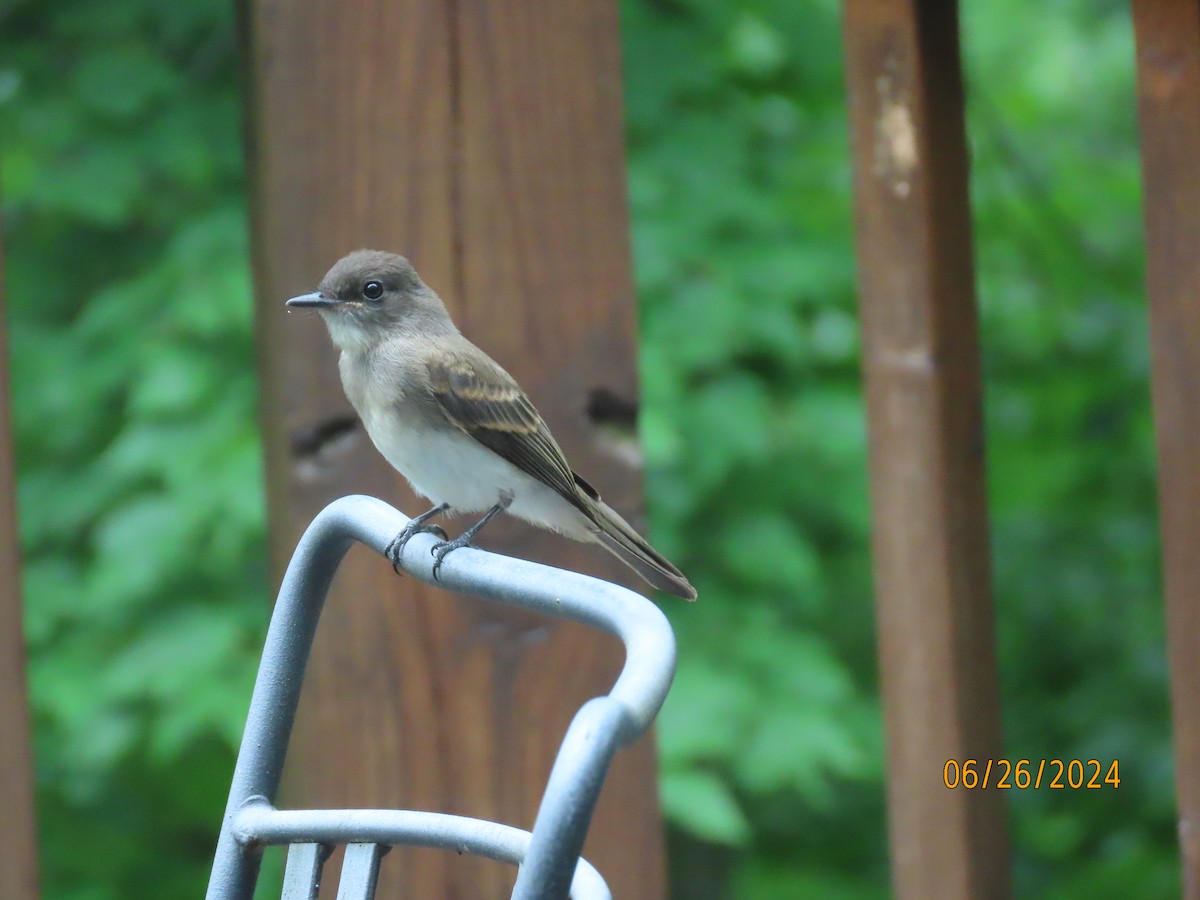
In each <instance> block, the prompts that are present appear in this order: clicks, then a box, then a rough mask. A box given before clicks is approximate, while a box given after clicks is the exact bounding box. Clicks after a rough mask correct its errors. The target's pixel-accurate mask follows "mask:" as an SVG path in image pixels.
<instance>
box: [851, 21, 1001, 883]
mask: <svg viewBox="0 0 1200 900" xmlns="http://www.w3.org/2000/svg"><path fill="white" fill-rule="evenodd" d="M844 9H845V35H846V66H847V75H848V80H849V90H850V112H851V124H852V130H853V139H854V174H855V194H856V207H857V223H858V261H859V275H860V294H861V301H860V302H861V307H862V321H863V358H864V367H865V373H866V386H867V406H868V416H869V424H870V441H871V493H872V506H873V533H874V535H873V550H874V557H875V580H876V593H877V598H878V599H877V617H878V631H879V653H880V672H881V677H882V681H883V684H882V692H883V699H884V712H885V724H886V729H887V746H888V812H889V820H890V822H889V825H890V839H891V858H892V878H893V883H894V888H895V892H896V895H897V896H898V897H901V898H926V897H946V898H950V897H972V898H978V897H1004V896H1007V895H1008V894H1009V893H1010V887H1009V870H1008V839H1007V835H1006V831H1005V806H1004V799H1003V797H1004V794H1003V792H1002V791H998V790H994V789H988V790H982V789H978V788H977V789H975V790H965V789H963V788H962V787H959V788H958V789H957V790H950V789H947V788H946V786H945V785H944V784H943V766H944V765H945V764H946V762H947V760H951V759H953V760H957V761H958V762H959V763H960V764H961V763H962V762H963V761H965V760H967V759H979V760H980V761H981V774H982V768H983V761H986V760H987V759H989V758H998V757H1000V756H1002V752H1001V736H1000V704H999V692H998V686H997V677H996V656H995V646H994V643H995V641H994V637H993V623H992V601H991V589H990V566H989V558H988V527H987V500H986V496H985V491H984V436H983V424H982V414H981V388H980V372H979V342H978V335H977V329H978V325H977V321H976V310H975V296H974V271H973V262H972V246H971V221H970V209H969V201H968V184H967V151H966V135H965V127H964V123H963V89H962V75H961V70H960V62H959V52H958V21H957V20H958V16H957V7H956V4H955V3H954V2H952V0H928V2H926V0H847V2H846V4H845V7H844Z"/></svg>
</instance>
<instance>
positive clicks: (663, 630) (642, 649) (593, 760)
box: [207, 495, 675, 900]
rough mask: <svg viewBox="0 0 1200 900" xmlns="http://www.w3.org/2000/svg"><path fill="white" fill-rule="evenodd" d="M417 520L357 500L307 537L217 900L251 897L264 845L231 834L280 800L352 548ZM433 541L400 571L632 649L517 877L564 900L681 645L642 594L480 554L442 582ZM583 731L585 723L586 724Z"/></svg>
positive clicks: (251, 734) (251, 737)
mask: <svg viewBox="0 0 1200 900" xmlns="http://www.w3.org/2000/svg"><path fill="white" fill-rule="evenodd" d="M408 521H409V519H408V518H407V517H406V516H404V515H403V514H402V513H400V512H399V511H397V510H396V509H393V508H392V507H391V506H389V505H388V504H386V503H384V502H383V501H381V500H376V499H374V498H372V497H365V496H361V495H356V496H351V497H343V498H342V499H340V500H336V501H334V502H333V503H331V504H330V505H329V506H327V507H326V508H325V509H324V510H322V511H321V512H320V513H319V514H318V515H317V517H316V518H315V519H314V520H313V521H312V523H311V524H310V525H309V527H308V529H307V530H306V531H305V532H304V535H303V537H301V539H300V543H299V544H298V545H297V547H296V552H295V553H294V554H293V556H292V559H291V562H290V563H289V564H288V568H287V572H286V574H285V575H284V579H283V584H282V586H281V587H280V590H279V597H278V599H277V600H276V603H275V609H274V612H273V613H272V616H271V625H270V628H269V629H268V632H267V640H266V645H265V646H264V648H263V656H262V661H261V663H260V665H259V670H258V677H257V679H256V681H255V685H254V694H253V697H252V699H251V702H250V711H249V714H248V715H247V718H246V728H245V731H244V733H243V736H242V744H241V749H240V750H239V753H238V760H237V765H236V766H235V769H234V774H233V780H232V784H231V786H230V792H229V802H228V804H227V806H226V810H225V818H224V823H223V825H222V829H221V836H220V838H219V840H218V843H217V852H216V856H215V859H214V862H213V871H212V877H211V879H210V881H209V887H208V894H207V897H208V900H240V898H249V897H250V896H251V895H252V893H253V888H254V883H255V881H256V879H257V876H258V868H259V864H260V862H261V847H259V846H258V844H257V843H253V841H254V840H255V839H254V838H253V837H251V836H250V834H249V833H247V832H244V831H243V832H242V833H241V834H242V839H241V840H239V837H238V834H237V833H235V831H234V828H233V825H234V822H235V820H236V818H237V817H238V816H239V814H240V813H241V811H243V808H244V806H245V804H246V803H247V801H249V800H251V798H263V799H265V800H266V801H267V802H268V803H270V802H273V801H274V798H275V794H276V792H277V790H278V787H279V779H280V775H281V773H282V770H283V763H284V757H285V755H286V752H287V743H288V739H289V737H290V736H291V730H292V724H293V722H294V720H295V714H296V706H297V704H298V703H299V699H300V686H301V683H302V682H303V676H304V669H305V666H306V664H307V662H308V656H309V652H310V650H311V648H312V641H313V637H314V635H315V632H316V627H317V621H318V619H319V617H320V612H321V608H322V606H323V605H324V602H325V596H326V594H327V592H328V590H329V585H330V582H331V581H332V579H333V574H334V572H335V570H336V568H337V565H338V563H339V562H340V561H341V559H342V557H343V556H344V555H345V553H346V551H347V550H348V549H349V547H350V545H351V544H352V543H353V542H354V541H360V542H361V543H363V544H366V545H367V546H369V547H371V548H372V549H374V550H375V551H376V552H377V553H380V554H382V553H383V551H384V548H385V547H386V546H387V544H388V542H389V541H390V540H391V539H392V538H393V537H394V536H395V535H396V534H397V533H398V532H399V531H400V530H401V529H402V528H403V527H404V526H405V525H406V524H407V523H408ZM435 543H436V540H435V538H433V537H432V536H431V535H426V534H419V535H416V536H415V537H414V538H413V539H412V540H411V541H409V542H408V544H407V545H406V546H405V548H404V551H403V554H402V556H401V560H400V562H401V566H402V568H403V569H404V570H405V571H406V572H408V573H409V574H411V575H413V576H415V577H417V578H420V579H421V580H422V581H426V582H428V583H430V584H435V585H437V586H439V587H444V588H446V589H449V590H453V591H459V592H461V593H468V594H474V595H476V596H479V597H482V598H485V599H488V600H493V601H496V602H500V603H508V604H511V605H515V606H521V607H524V608H526V609H533V610H537V611H540V612H543V613H547V614H549V615H555V616H562V617H565V618H568V619H573V620H575V621H578V622H582V623H584V624H587V625H592V626H594V627H597V628H601V629H603V630H605V631H608V632H610V633H611V634H614V635H616V636H617V637H619V638H620V639H621V640H622V642H623V643H624V644H625V651H626V658H625V665H624V667H623V668H622V670H621V674H620V676H619V677H618V679H617V681H616V683H615V684H614V686H613V689H612V691H611V692H610V693H609V695H608V696H607V697H606V698H603V700H604V703H603V704H602V705H601V707H598V708H597V709H601V710H602V711H601V712H588V710H589V708H592V707H593V705H594V704H595V703H596V702H597V701H595V700H593V701H590V702H589V703H588V704H585V706H584V707H583V708H582V709H581V710H580V712H579V713H578V714H577V715H576V719H575V721H574V722H572V726H571V729H570V730H569V731H568V735H567V739H566V740H565V741H564V745H563V750H562V751H560V754H559V758H558V759H557V760H556V762H555V766H554V770H553V771H552V773H551V778H550V782H549V784H548V786H547V790H546V793H545V795H544V796H543V800H542V807H541V809H540V810H539V813H538V819H537V823H536V824H535V828H534V834H533V837H532V839H531V843H530V860H529V867H530V869H531V870H532V871H530V872H529V874H528V875H524V876H518V885H519V887H520V890H521V893H520V895H519V896H520V897H521V898H522V900H526V898H541V897H545V898H556V897H561V896H562V895H563V892H564V890H565V885H567V884H569V883H570V879H571V876H572V873H574V871H575V859H576V858H577V857H578V852H579V847H581V846H582V843H583V837H584V835H585V834H586V831H587V826H588V823H589V821H590V819H591V814H592V809H593V806H594V804H595V799H596V795H597V794H598V792H599V788H600V785H601V783H602V782H603V778H604V775H605V773H606V771H607V767H608V763H609V761H610V760H611V758H612V755H613V753H614V752H615V751H616V749H617V747H618V746H623V745H625V744H627V743H629V742H630V741H632V740H634V739H635V738H637V737H638V736H639V735H640V734H642V733H643V732H644V731H645V730H646V728H647V727H649V725H650V723H651V722H652V721H653V719H654V716H655V715H657V713H658V710H659V708H660V707H661V706H662V702H663V700H664V699H665V697H666V694H667V691H668V689H669V688H670V685H671V680H672V678H673V676H674V671H675V638H674V635H673V633H672V632H671V628H670V625H669V624H668V623H667V620H666V617H665V616H664V615H663V614H662V611H661V610H659V609H658V607H657V606H655V605H654V604H653V603H651V602H650V601H648V600H647V599H646V598H644V597H642V596H641V595H639V594H635V593H634V592H633V591H629V590H626V589H625V588H622V587H618V586H617V585H613V584H609V583H608V582H605V581H600V580H599V579H595V578H590V577H588V576H586V575H580V574H578V573H575V572H568V571H565V570H562V569H555V568H551V567H549V566H543V565H539V564H537V563H532V562H527V561H524V560H519V559H513V558H511V557H506V556H499V555H496V554H492V553H486V552H484V551H481V550H476V549H473V548H463V549H461V550H458V551H456V552H455V553H452V554H450V555H449V556H447V557H446V558H445V561H444V563H443V565H442V567H441V570H440V572H439V576H440V577H439V579H438V580H436V581H435V580H434V578H433V558H432V556H431V555H430V553H429V550H430V549H431V548H432V547H433V546H434V545H435ZM585 713H586V715H585ZM592 716H599V719H598V720H597V721H600V720H602V724H599V725H597V728H593V729H592V730H590V731H589V730H588V727H589V726H588V725H587V723H588V722H589V721H590V719H591V717H592ZM581 722H582V723H584V724H582V725H579V724H578V723H581ZM593 724H595V723H593ZM577 725H578V728H577ZM580 729H582V730H580ZM597 729H598V730H597ZM585 737H586V739H585ZM281 812H282V811H281ZM313 812H314V814H315V813H316V812H317V811H313ZM501 827H503V826H501ZM248 841H249V842H248ZM564 853H566V854H568V855H566V856H564V855H563V854H564ZM560 886H561V889H560ZM554 891H557V893H555V892H554ZM514 896H518V895H517V894H516V893H514Z"/></svg>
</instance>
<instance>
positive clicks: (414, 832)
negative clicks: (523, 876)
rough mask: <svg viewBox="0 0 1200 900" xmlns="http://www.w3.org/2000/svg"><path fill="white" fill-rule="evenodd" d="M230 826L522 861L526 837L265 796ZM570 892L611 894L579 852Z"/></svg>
mask: <svg viewBox="0 0 1200 900" xmlns="http://www.w3.org/2000/svg"><path fill="white" fill-rule="evenodd" d="M233 829H234V832H235V834H236V836H237V837H238V839H239V840H241V841H243V842H257V843H262V844H290V843H295V842H297V841H304V842H312V843H318V844H350V843H355V842H363V843H372V844H385V845H387V846H389V847H393V846H400V845H403V846H410V847H431V848H433V849H435V850H452V851H454V852H455V853H473V854H475V855H477V856H485V857H487V858H488V859H494V860H497V861H499V862H506V863H513V864H515V865H520V864H521V861H522V860H523V859H524V858H525V855H526V853H527V851H528V849H529V843H530V834H529V832H528V831H524V830H522V829H520V828H514V827H512V826H511V825H501V824H499V823H498V822H488V821H486V820H484V819H471V818H467V817H465V816H452V815H449V814H447V813H433V812H418V811H416V810H400V809H275V808H274V807H272V806H271V805H270V804H269V803H267V802H266V801H265V800H258V801H251V802H250V803H248V804H246V805H245V806H244V807H242V809H241V811H240V812H239V813H238V814H237V816H236V817H235V819H234V824H233ZM570 896H571V900H612V894H611V892H610V891H609V889H608V885H607V884H605V882H604V879H603V878H602V877H601V876H600V873H599V872H597V871H596V868H595V867H594V866H593V865H592V864H591V863H589V862H588V861H587V860H586V859H583V858H580V860H579V864H578V865H577V866H576V868H575V872H574V877H573V878H572V880H571V884H570Z"/></svg>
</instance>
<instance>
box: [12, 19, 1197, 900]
mask: <svg viewBox="0 0 1200 900" xmlns="http://www.w3.org/2000/svg"><path fill="white" fill-rule="evenodd" d="M968 7H969V8H968V9H967V10H966V19H965V21H964V30H965V48H966V51H967V54H968V61H969V65H968V80H969V87H970V105H971V108H970V126H971V134H972V142H973V153H974V179H973V190H974V206H975V220H976V228H977V243H978V249H979V266H978V270H979V283H980V295H981V300H982V304H983V329H984V353H985V368H986V377H987V404H988V426H989V465H990V476H989V477H990V491H991V500H992V509H993V517H994V521H993V545H994V553H995V570H996V574H995V583H996V597H997V603H996V605H997V611H998V618H999V622H1000V639H1001V663H1002V668H1003V691H1004V699H1005V715H1006V742H1007V750H1008V754H1009V755H1010V756H1013V757H1021V756H1023V757H1030V758H1034V759H1037V758H1041V757H1059V758H1071V757H1082V758H1088V757H1097V758H1101V759H1106V760H1107V759H1111V758H1117V759H1119V760H1120V762H1121V767H1122V776H1123V778H1124V779H1125V780H1124V781H1123V782H1122V785H1121V787H1120V788H1119V789H1118V790H1103V791H1097V792H1073V791H1072V792H1055V793H1053V794H1051V793H1050V792H1048V791H1045V790H1043V791H1040V792H1034V791H1027V792H1017V791H1014V792H1013V793H1012V794H1010V801H1011V803H1012V808H1013V814H1012V820H1013V829H1012V830H1013V834H1014V842H1015V856H1016V864H1017V881H1018V889H1019V893H1020V894H1021V895H1022V896H1025V895H1043V894H1048V895H1053V896H1060V897H1079V898H1083V897H1088V898H1090V897H1097V896H1132V895H1136V896H1144V897H1148V896H1171V895H1172V894H1173V893H1174V892H1175V891H1176V890H1177V875H1176V868H1177V861H1176V853H1175V849H1174V837H1173V827H1172V773H1171V757H1170V748H1169V743H1168V737H1167V734H1168V732H1167V727H1168V711H1167V708H1166V699H1165V698H1166V687H1165V663H1164V659H1163V650H1162V625H1161V613H1160V609H1159V607H1160V604H1159V600H1158V597H1159V593H1160V586H1159V583H1158V573H1157V562H1156V560H1157V554H1158V541H1157V537H1156V526H1155V512H1154V463H1153V435H1152V431H1151V423H1150V415H1149V406H1148V399H1147V391H1146V381H1147V341H1146V334H1145V317H1144V310H1143V301H1142V296H1141V294H1142V291H1141V279H1142V272H1141V246H1140V240H1141V239H1140V226H1141V218H1140V211H1139V208H1138V204H1139V179H1138V169H1137V155H1136V143H1135V139H1134V134H1135V132H1134V121H1133V112H1134V101H1133V92H1132V39H1131V35H1130V27H1129V21H1128V13H1127V10H1126V9H1125V8H1124V7H1123V6H1114V5H1113V4H1106V5H1096V4H1089V3H1086V2H1083V0H1064V2H1061V3H1056V4H1051V5H1049V6H1047V7H1046V8H1044V9H1039V11H1038V16H1037V27H1036V29H1034V28H1032V27H1027V25H1028V22H1029V15H1030V12H1029V9H1028V8H1027V6H1026V5H1023V4H1020V3H1018V2H1017V0H995V2H993V3H989V4H969V5H968ZM622 10H623V27H624V53H625V66H626V80H627V90H626V104H627V111H628V119H627V124H628V140H629V152H630V173H629V177H630V197H631V201H632V209H633V217H634V235H633V237H634V246H635V252H636V262H637V278H638V286H639V291H640V294H641V297H642V300H643V310H642V338H643V344H642V358H641V364H642V377H643V385H644V403H643V411H642V423H641V427H642V438H643V443H644V448H645V452H646V457H647V460H648V465H649V472H648V476H649V477H648V482H649V490H650V497H651V508H652V512H653V516H654V525H655V528H654V530H655V537H656V543H659V544H661V545H662V548H663V550H664V551H665V552H667V553H668V555H670V556H672V558H675V559H676V560H677V561H678V562H679V563H680V564H681V565H682V567H683V568H684V569H685V571H687V572H688V573H689V575H690V576H692V578H693V580H694V582H695V583H696V585H697V587H698V588H699V589H700V592H701V597H702V599H701V602H700V603H699V604H698V605H696V606H695V607H692V606H687V607H685V606H684V605H683V604H669V605H667V609H668V611H669V612H670V614H671V616H672V620H673V622H674V624H675V627H676V629H677V632H678V635H679V640H680V647H681V658H680V668H679V675H678V680H677V683H676V686H675V688H674V690H673V691H672V694H671V696H670V698H669V699H668V703H667V706H666V708H665V709H664V712H663V715H662V719H661V727H660V730H659V736H660V742H661V753H662V768H663V777H662V786H663V795H664V805H665V808H666V810H667V813H668V816H669V819H670V821H671V824H672V827H673V829H674V833H673V836H672V847H673V848H674V849H675V851H676V852H675V854H674V857H673V861H672V865H673V868H674V870H675V871H674V874H673V881H674V883H675V885H676V892H677V894H678V895H679V896H686V897H689V898H703V897H706V896H714V897H715V896H725V895H728V894H733V895H736V896H743V897H753V898H756V900H762V898H765V900H772V898H780V900H782V898H793V897H801V896H812V897H817V896H835V897H880V896H885V895H886V893H887V862H886V843H885V834H884V832H885V828H884V821H885V813H884V807H883V791H882V779H883V771H882V758H883V751H882V736H881V733H880V724H879V708H878V699H877V691H876V677H877V676H876V672H875V668H874V666H875V663H874V637H873V624H872V614H871V584H870V558H869V549H868V535H869V514H868V500H867V488H866V457H865V453H866V429H865V420H864V414H863V408H862V402H861V387H860V375H859V362H858V353H859V337H858V326H857V313H856V309H855V297H854V291H855V288H854V266H853V253H852V221H851V200H850V189H851V179H850V167H849V146H848V129H847V124H846V116H845V96H844V89H843V82H842V71H841V65H842V60H841V55H840V46H841V39H840V21H839V9H838V4H836V3H835V2H834V0H807V2H799V3H797V2H794V0H756V2H742V3H739V4H727V3H720V2H715V0H624V2H623V5H622ZM0 22H2V23H3V25H4V27H3V28H2V29H0V46H2V47H3V50H4V52H3V53H0V60H3V62H2V63H0V141H2V146H0V151H2V153H0V162H2V164H3V165H2V169H0V173H2V176H3V184H2V190H3V200H4V210H3V212H4V217H5V224H6V229H7V231H6V235H5V245H6V251H7V254H6V255H7V258H6V269H7V282H8V296H9V324H10V330H11V339H10V345H11V348H12V356H13V359H12V364H13V379H14V386H15V397H14V405H15V415H16V425H17V437H18V453H19V463H20V498H19V500H20V504H21V513H22V523H21V524H22V538H23V549H24V553H25V560H26V566H25V591H26V597H27V601H28V609H27V622H26V626H27V639H28V642H29V648H30V655H31V691H32V700H33V706H34V715H35V726H36V732H37V753H38V767H39V773H38V777H39V803H40V809H39V812H40V818H41V827H42V831H43V836H42V838H43V839H42V852H43V868H44V873H45V882H46V894H47V896H53V897H61V898H69V900H75V898H78V900H83V898H88V900H92V898H95V900H103V898H109V897H113V898H115V897H122V898H125V897H148V896H155V897H158V896H187V895H194V894H195V893H197V891H198V890H199V888H198V885H200V884H202V883H203V881H204V879H205V877H206V873H207V868H208V864H209V860H210V858H211V852H212V847H213V839H214V837H215V829H216V826H217V823H218V822H219V818H220V812H221V806H222V803H223V800H224V796H225V791H226V787H227V784H228V778H229V774H230V767H231V763H232V752H233V747H234V745H235V743H236V739H237V736H238V734H239V731H240V727H241V721H242V716H243V714H244V711H245V704H246V697H247V696H248V692H249V685H250V680H251V677H252V671H253V667H254V665H255V664H256V661H257V653H258V648H259V646H260V642H261V636H262V630H263V625H264V619H265V615H266V610H267V598H266V596H265V592H266V577H265V572H264V566H263V562H262V560H263V557H264V551H263V513H262V506H263V500H262V488H261V473H260V471H259V447H258V437H257V432H256V428H255V418H254V407H255V402H256V392H255V386H254V381H253V371H254V370H253V347H252V343H251V336H250V332H251V329H250V314H251V304H250V299H249V279H248V263H247V252H246V245H247V240H246V225H245V210H244V199H243V194H244V186H243V181H242V163H241V146H240V140H239V138H240V131H239V124H240V123H239V118H238V117H239V97H238V89H237V84H236V81H235V78H234V73H235V70H236V58H235V57H236V54H235V43H234V40H233V33H232V9H231V7H230V5H229V4H227V3H225V2H224V0H220V2H218V0H188V2H179V3H170V4H166V3H160V2H157V0H122V2H121V3H117V4H109V5H97V4H89V3H85V2H83V0H59V2H58V3H55V4H35V3H31V2H28V0H27V2H23V3H22V2H20V0H17V2H15V3H10V4H8V5H6V6H5V7H4V8H3V10H0ZM940 764H941V762H940V761H937V760H931V761H930V765H931V767H932V768H931V771H934V772H935V771H936V767H940ZM698 873H699V874H698ZM700 875H702V876H703V878H701V877H700ZM705 885H707V887H706V886H705Z"/></svg>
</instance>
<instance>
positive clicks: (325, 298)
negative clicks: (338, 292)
mask: <svg viewBox="0 0 1200 900" xmlns="http://www.w3.org/2000/svg"><path fill="white" fill-rule="evenodd" d="M340 302H341V301H340V300H338V298H337V297H335V296H333V294H326V293H325V292H324V291H319V292H317V293H313V294H301V295H300V296H299V297H293V298H292V299H291V300H289V301H288V302H287V303H286V304H285V305H286V306H289V307H291V308H292V309H298V308H299V309H303V308H307V307H312V308H315V309H329V308H330V307H331V306H337V305H338V303H340Z"/></svg>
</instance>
